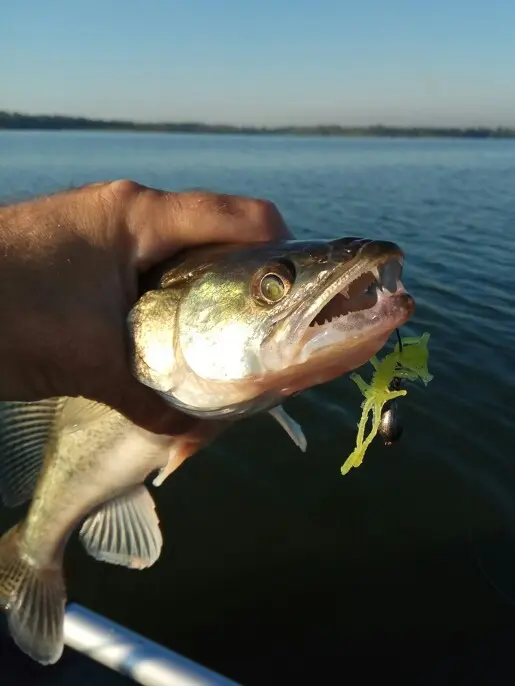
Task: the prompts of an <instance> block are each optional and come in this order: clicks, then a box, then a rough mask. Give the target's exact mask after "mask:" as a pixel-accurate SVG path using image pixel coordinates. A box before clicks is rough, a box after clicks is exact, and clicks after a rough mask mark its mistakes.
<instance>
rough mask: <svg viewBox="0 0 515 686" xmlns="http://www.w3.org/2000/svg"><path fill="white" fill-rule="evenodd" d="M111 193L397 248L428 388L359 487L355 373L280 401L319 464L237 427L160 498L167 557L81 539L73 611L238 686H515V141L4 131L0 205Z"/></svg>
mask: <svg viewBox="0 0 515 686" xmlns="http://www.w3.org/2000/svg"><path fill="white" fill-rule="evenodd" d="M116 178H131V179H134V180H136V181H139V182H141V183H144V184H149V185H153V186H157V187H160V188H165V189H169V190H182V189H189V188H203V189H208V190H213V191H223V192H228V193H241V194H247V195H253V196H260V197H267V198H270V199H271V200H273V201H275V202H276V203H277V205H278V207H279V209H280V210H281V211H282V212H283V214H284V216H285V218H286V220H287V222H288V224H289V225H290V227H291V228H292V230H293V231H294V233H295V234H296V235H297V236H298V237H309V236H324V237H331V236H341V235H345V234H349V235H364V236H369V237H377V238H385V239H391V240H394V241H396V242H398V243H399V244H400V245H401V247H402V248H403V249H404V250H405V252H406V267H405V275H404V283H405V284H406V286H407V287H408V288H409V290H410V292H411V293H412V294H413V296H414V297H415V299H416V301H417V310H416V313H415V315H414V317H413V319H412V321H411V323H410V325H409V326H407V327H405V331H404V334H408V335H409V334H420V333H422V332H423V331H428V332H430V334H431V339H430V353H431V355H430V370H431V371H432V373H433V374H434V375H435V378H434V380H433V381H432V382H431V384H430V385H429V386H428V387H427V388H424V387H423V386H421V385H417V386H411V387H410V390H409V393H408V397H407V398H406V399H404V402H403V403H402V410H403V416H404V424H405V432H404V436H403V438H402V440H401V441H400V442H399V443H398V444H397V445H396V446H395V447H394V448H390V449H386V448H383V447H382V446H381V445H374V446H373V447H372V449H370V450H369V452H368V453H367V456H366V458H365V461H364V463H363V465H362V466H361V467H360V468H359V469H354V470H352V471H351V473H350V474H348V475H347V476H344V477H342V476H341V475H340V465H341V464H342V463H343V461H344V459H345V457H346V455H347V454H348V453H349V452H350V451H351V449H352V447H353V443H354V439H355V429H356V426H355V425H356V422H357V420H358V418H359V404H360V396H359V393H358V391H357V389H356V388H355V386H354V384H353V383H352V382H351V381H350V380H349V379H348V378H342V379H339V380H336V381H334V382H332V383H329V384H326V385H325V386H322V387H318V388H316V389H312V390H311V391H309V392H306V393H304V394H303V395H301V396H299V397H296V398H294V399H292V400H291V401H289V402H288V403H287V404H286V408H287V409H288V410H289V412H290V413H291V414H292V415H293V416H294V417H295V418H296V419H297V420H298V421H300V422H301V423H302V424H303V426H304V429H305V433H306V435H307V439H308V452H307V453H306V455H303V454H302V453H300V452H299V451H298V450H297V449H296V448H295V446H294V445H293V444H292V443H291V441H290V440H289V439H288V437H287V436H286V434H284V433H283V432H282V430H281V429H280V428H279V427H278V426H277V425H276V424H275V423H274V422H273V421H272V420H271V419H268V418H267V417H257V418H253V419H250V420H246V421H244V422H242V423H241V424H240V425H239V426H236V427H235V428H233V429H232V430H231V431H230V432H229V433H228V434H227V435H226V436H224V437H223V438H222V439H221V440H219V441H218V442H217V443H216V444H215V445H214V446H212V447H211V448H209V449H207V450H204V451H203V452H202V453H201V454H199V455H198V456H196V457H195V458H193V459H191V460H189V461H188V462H187V463H186V464H185V465H184V466H183V467H182V468H181V469H180V470H179V471H178V472H176V473H175V474H174V476H173V477H172V478H170V479H169V480H168V482H167V483H166V485H165V486H164V487H162V488H161V489H157V490H155V491H154V496H155V498H156V501H157V505H158V510H159V513H160V517H161V521H162V527H163V530H164V535H165V547H164V551H163V555H162V557H161V560H160V561H159V563H158V564H156V565H155V567H154V568H152V569H150V570H148V571H145V572H135V571H128V570H125V569H121V568H115V567H110V566H108V565H102V564H100V563H95V562H94V561H92V560H91V559H89V558H88V557H87V556H86V555H85V553H84V552H83V551H82V549H81V548H80V547H79V546H78V544H77V543H76V542H73V543H72V544H71V545H70V548H69V552H68V555H67V574H68V578H69V594H70V598H71V599H73V600H77V601H78V602H81V603H83V604H85V605H88V606H89V607H91V608H92V609H94V610H97V611H99V612H102V613H103V614H106V615H108V616H109V617H111V618H113V619H115V620H117V621H119V622H122V623H124V624H127V625H129V626H130V627H132V628H133V629H135V630H136V631H139V632H142V633H143V634H145V635H147V636H150V637H152V638H154V639H156V640H158V641H160V642H161V643H164V644H166V645H168V646H170V647H171V648H173V649H175V650H177V651H179V652H182V653H184V654H186V655H188V656H190V657H192V658H193V659H196V660H198V661H200V662H202V663H204V664H206V665H208V666H210V667H212V668H214V669H216V670H219V671H221V672H223V673H225V674H227V675H228V676H230V677H232V678H234V679H235V680H237V681H239V682H240V683H242V684H245V685H246V686H247V685H249V686H251V685H252V686H253V685H260V686H261V685H263V684H276V683H282V684H286V683H288V684H289V683H297V684H315V683H322V681H323V675H324V674H326V675H328V674H329V673H331V672H332V673H334V678H333V679H331V683H344V682H346V681H348V679H349V678H351V675H352V674H353V673H354V670H357V669H359V670H360V671H359V673H360V677H361V679H365V680H366V679H367V676H369V674H371V673H372V672H371V671H370V670H376V669H377V670H379V669H380V670H381V672H382V674H383V675H384V676H385V677H386V676H387V675H388V676H389V677H393V678H395V679H396V681H397V683H399V681H401V682H402V683H413V684H415V683H416V684H422V683H424V684H425V683H427V684H429V683H431V684H433V683H435V684H436V683H438V684H441V683H452V684H458V683H459V684H461V683H463V684H465V683H466V684H470V683H476V682H477V683H481V682H483V683H485V681H486V682H488V683H500V682H501V676H500V675H501V674H502V675H503V676H505V677H506V679H507V680H509V678H510V676H511V677H512V678H513V677H514V676H515V668H514V667H513V666H512V660H511V653H512V650H513V643H514V640H515V352H514V351H515V305H514V292H515V141H502V140H497V141H488V140H486V141H468V140H370V139H367V140H357V139H350V140H345V139H321V138H318V139H317V138H305V139H302V138H298V139H296V138H286V137H284V138H283V137H238V136H211V135H206V136H195V135H157V134H149V135H147V134H135V135H134V134H124V133H118V134H106V133H82V132H81V133H78V132H74V133H60V132H55V133H39V132H26V133H6V132H0V201H4V202H5V201H9V200H12V199H16V198H22V197H26V196H30V195H33V194H39V193H44V192H48V191H54V190H57V189H60V188H65V187H67V186H70V185H76V184H83V183H86V182H89V181H98V180H105V179H116ZM14 516H15V515H14V514H13V513H11V512H8V511H4V512H3V513H2V515H1V517H2V519H1V522H0V523H1V524H2V527H6V526H7V525H8V524H9V523H10V522H11V521H13V517H14ZM492 582H493V584H495V585H496V586H497V587H498V590H496V589H495V588H494V587H493V585H492Z"/></svg>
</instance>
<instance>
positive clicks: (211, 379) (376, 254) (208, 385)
mask: <svg viewBox="0 0 515 686" xmlns="http://www.w3.org/2000/svg"><path fill="white" fill-rule="evenodd" d="M403 261H404V256H403V253H402V250H401V249H400V248H399V246H397V245H396V244H395V243H392V242H389V241H374V240H369V239H363V238H356V237H346V238H340V239H336V240H311V241H309V240H304V241H300V240H283V241H275V242H270V243H258V244H252V245H248V244H247V245H244V246H241V245H240V246H235V245H231V246H217V247H211V248H210V247H208V248H201V249H196V250H193V251H191V252H190V253H188V254H186V255H184V256H183V257H182V258H181V257H179V258H178V259H177V260H176V261H175V262H173V263H171V264H169V265H166V266H163V267H162V268H161V269H160V272H159V275H158V277H157V279H156V281H155V284H154V288H153V289H152V290H150V291H148V292H147V293H145V295H143V297H142V298H141V299H140V301H138V303H137V304H136V305H135V307H134V309H133V310H132V312H131V315H130V317H129V326H130V330H131V336H132V341H133V351H134V366H133V370H134V373H135V375H136V377H137V378H138V379H139V380H140V381H142V382H143V383H145V384H147V385H149V386H151V387H152V388H154V389H156V390H157V391H158V392H160V393H161V394H162V395H163V397H165V398H166V399H167V400H168V401H169V402H171V403H172V404H173V405H175V406H177V407H180V408H181V409H183V410H184V411H186V412H189V413H191V414H194V415H197V416H221V415H222V414H250V413H252V412H253V411H259V410H262V409H265V408H266V407H268V408H269V407H272V406H273V405H275V404H278V403H279V402H281V400H282V399H284V398H285V397H287V396H290V395H293V394H295V393H298V392H300V391H302V390H304V389H306V388H309V387H311V386H314V385H317V384H319V383H323V382H325V381H328V380H331V379H333V378H335V377H337V376H340V375H342V374H344V373H346V372H349V371H351V370H352V369H355V368H356V367H359V366H361V365H362V364H364V363H365V362H367V361H368V360H369V359H370V358H371V357H372V356H373V355H375V354H376V353H377V352H378V351H379V350H380V349H381V348H382V347H383V346H384V344H385V343H386V341H387V339H388V337H389V336H390V334H391V333H392V331H393V330H394V329H395V328H396V327H399V326H401V325H402V324H403V323H404V322H405V321H406V320H407V319H408V318H409V317H410V316H411V314H412V312H413V309H414V301H413V299H412V297H411V296H410V295H409V294H408V293H407V292H406V290H405V289H404V286H403V285H402V281H401V276H402V268H403Z"/></svg>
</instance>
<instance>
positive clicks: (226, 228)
mask: <svg viewBox="0 0 515 686" xmlns="http://www.w3.org/2000/svg"><path fill="white" fill-rule="evenodd" d="M116 183H118V184H120V183H122V184H125V182H116ZM128 183H129V184H130V183H131V182H128ZM136 186H137V188H136V189H133V190H132V191H131V197H132V199H131V200H130V202H129V203H128V204H127V205H126V206H127V207H128V210H127V212H128V217H127V220H128V225H129V229H130V231H131V234H132V235H133V237H134V238H135V250H136V254H135V261H136V264H137V265H138V267H140V268H145V267H147V266H150V265H151V264H154V263H156V262H159V261H160V260H162V259H165V258H166V257H168V256H169V255H170V254H171V253H173V252H175V251H177V250H181V249H183V248H186V247H190V246H195V245H202V244H206V243H233V242H254V241H256V242H262V241H269V240H277V239H284V238H291V237H292V234H291V232H290V231H289V229H288V227H287V226H286V223H285V221H284V219H283V217H282V215H281V213H280V212H279V210H278V209H277V207H276V206H275V205H274V204H273V203H271V202H269V201H267V200H261V199H256V198H245V197H240V196H234V195H219V194H215V193H199V192H192V193H167V192H165V191H159V190H156V189H153V188H147V187H144V186H138V185H137V184H136ZM131 187H132V186H131ZM123 192H124V193H126V192H127V190H126V189H125V188H124V191H123Z"/></svg>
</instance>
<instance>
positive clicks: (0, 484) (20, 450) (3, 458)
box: [0, 398, 64, 507]
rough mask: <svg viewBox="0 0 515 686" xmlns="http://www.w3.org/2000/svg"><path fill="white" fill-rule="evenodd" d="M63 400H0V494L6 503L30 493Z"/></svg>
mask: <svg viewBox="0 0 515 686" xmlns="http://www.w3.org/2000/svg"><path fill="white" fill-rule="evenodd" d="M63 400H64V399H63V398H49V399H47V400H39V401H35V402H19V401H17V402H14V401H1V402H0V495H1V497H2V500H3V502H4V504H5V505H7V507H16V506H17V505H21V504H22V503H23V502H24V501H25V500H27V499H28V498H30V497H31V495H32V493H33V491H34V488H35V486H36V482H37V479H38V475H39V472H40V470H41V466H42V464H43V459H44V456H45V446H46V445H47V443H48V440H49V439H50V436H51V434H52V431H53V428H54V423H55V419H56V416H57V414H58V412H59V410H60V408H61V406H62V403H63Z"/></svg>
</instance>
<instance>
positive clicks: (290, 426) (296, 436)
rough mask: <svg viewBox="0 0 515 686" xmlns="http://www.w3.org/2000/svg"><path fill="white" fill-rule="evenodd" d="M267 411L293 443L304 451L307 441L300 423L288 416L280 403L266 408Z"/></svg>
mask: <svg viewBox="0 0 515 686" xmlns="http://www.w3.org/2000/svg"><path fill="white" fill-rule="evenodd" d="M268 412H269V414H271V415H272V417H273V418H274V419H275V420H276V421H277V422H278V423H279V424H280V425H281V426H282V428H283V429H284V430H285V431H286V433H287V434H288V436H289V437H290V438H291V440H292V441H293V442H294V443H295V445H296V446H298V447H299V448H300V449H301V450H302V452H303V453H305V452H306V448H307V445H308V442H307V440H306V437H305V436H304V432H303V431H302V427H301V425H300V424H298V423H297V422H296V421H295V420H294V419H292V418H291V417H290V415H289V414H288V413H287V412H286V411H285V410H284V408H283V407H282V405H277V407H274V408H272V409H271V410H268Z"/></svg>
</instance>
